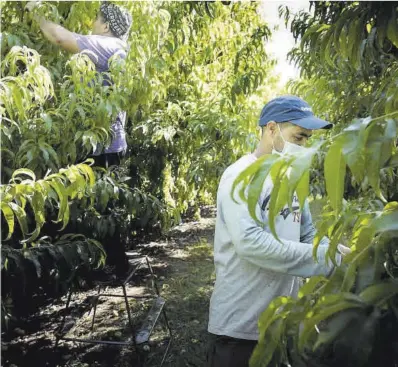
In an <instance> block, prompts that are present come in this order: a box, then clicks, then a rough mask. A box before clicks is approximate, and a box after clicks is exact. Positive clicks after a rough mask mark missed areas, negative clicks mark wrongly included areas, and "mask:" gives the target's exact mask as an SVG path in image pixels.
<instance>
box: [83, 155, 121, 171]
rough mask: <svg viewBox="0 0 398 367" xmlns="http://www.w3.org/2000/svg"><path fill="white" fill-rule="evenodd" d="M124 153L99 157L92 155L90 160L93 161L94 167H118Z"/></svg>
mask: <svg viewBox="0 0 398 367" xmlns="http://www.w3.org/2000/svg"><path fill="white" fill-rule="evenodd" d="M124 155H125V153H124V152H120V153H104V154H100V155H93V156H91V157H90V158H93V159H94V166H99V167H103V168H109V167H110V166H118V165H120V161H121V159H122V157H123V156H124Z"/></svg>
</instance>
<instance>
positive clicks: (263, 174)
mask: <svg viewBox="0 0 398 367" xmlns="http://www.w3.org/2000/svg"><path fill="white" fill-rule="evenodd" d="M260 159H261V162H262V165H261V167H260V168H259V169H258V170H257V172H256V173H255V174H254V176H253V178H252V180H251V182H250V184H249V186H248V200H247V201H248V206H249V213H250V215H251V217H252V218H253V219H255V220H256V221H257V223H258V224H259V225H263V224H264V223H262V222H261V221H260V219H258V218H257V214H256V208H257V206H258V200H259V198H260V195H261V192H262V191H263V190H264V181H265V180H266V178H267V176H268V174H269V171H270V169H271V167H272V164H273V163H274V162H275V157H272V156H270V157H267V156H266V157H264V158H260Z"/></svg>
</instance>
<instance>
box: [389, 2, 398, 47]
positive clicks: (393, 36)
mask: <svg viewBox="0 0 398 367" xmlns="http://www.w3.org/2000/svg"><path fill="white" fill-rule="evenodd" d="M387 37H388V39H389V40H390V41H391V42H392V43H393V44H394V46H395V47H398V23H397V12H396V9H395V7H393V12H392V14H391V17H390V20H389V21H388V25H387Z"/></svg>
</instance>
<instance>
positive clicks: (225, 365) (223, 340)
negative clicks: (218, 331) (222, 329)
mask: <svg viewBox="0 0 398 367" xmlns="http://www.w3.org/2000/svg"><path fill="white" fill-rule="evenodd" d="M256 344H257V341H256V340H245V339H235V338H230V337H228V336H220V335H214V334H210V343H209V349H208V352H207V367H249V360H250V357H251V355H252V353H253V350H254V348H255V346H256Z"/></svg>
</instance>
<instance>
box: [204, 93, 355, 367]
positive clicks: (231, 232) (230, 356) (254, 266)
mask: <svg viewBox="0 0 398 367" xmlns="http://www.w3.org/2000/svg"><path fill="white" fill-rule="evenodd" d="M259 125H260V127H261V128H262V137H261V140H260V142H259V144H258V146H257V149H256V150H255V152H254V153H252V154H248V155H245V156H244V157H242V158H241V159H239V160H238V161H237V162H235V163H234V164H232V165H231V166H229V167H228V168H227V169H226V171H225V172H224V174H223V175H222V177H221V181H220V184H219V188H218V193H217V219H216V231H215V239H214V264H215V268H216V282H215V285H214V291H213V294H212V297H211V301H210V314H209V325H208V331H209V333H210V334H211V343H210V348H209V350H208V356H207V358H208V366H209V367H210V366H211V367H225V366H228V367H246V366H248V365H249V359H250V356H251V354H252V352H253V349H254V347H255V345H256V344H257V340H258V337H259V334H258V328H257V322H258V319H259V316H260V315H261V313H262V312H263V311H264V310H265V309H266V308H267V306H268V305H269V304H270V302H271V301H272V300H273V299H274V298H275V297H278V296H296V295H297V293H298V288H299V285H300V279H301V278H307V277H311V276H314V275H320V274H323V275H329V274H330V273H331V272H332V271H333V265H331V264H329V265H328V264H326V261H325V258H326V251H327V249H328V244H329V240H328V239H327V238H323V239H322V241H321V244H320V246H319V249H318V253H317V256H318V262H315V261H314V259H313V256H312V250H313V248H312V242H313V239H314V236H315V228H314V226H313V224H312V218H311V213H310V211H309V206H308V203H305V205H304V208H303V209H302V210H300V206H299V202H298V200H297V198H294V200H293V203H292V209H293V211H292V212H291V211H290V209H289V206H288V205H286V207H285V208H284V209H283V210H282V211H281V212H280V215H278V217H277V218H276V220H275V224H276V232H277V234H278V236H279V238H280V239H281V241H282V242H283V244H281V243H280V242H278V241H277V240H276V239H275V238H274V237H273V236H272V234H271V232H270V230H269V226H268V201H269V198H270V194H271V191H272V187H273V184H272V180H271V178H270V177H269V178H267V179H266V180H265V183H264V188H263V192H262V194H261V196H260V198H259V200H258V206H257V215H258V217H259V218H260V219H262V223H263V225H259V224H258V223H257V222H256V221H255V220H254V219H253V218H252V217H251V215H250V214H249V211H248V207H247V204H246V203H244V202H239V203H236V202H235V201H233V200H232V198H231V189H232V184H233V182H234V181H235V179H236V178H237V177H238V175H239V174H240V173H241V172H242V171H243V170H244V169H245V168H247V167H248V166H249V165H251V164H252V163H254V162H255V161H256V160H257V159H258V158H260V157H261V156H263V155H265V154H281V155H285V154H293V155H295V154H298V153H299V152H300V151H302V150H305V149H306V148H305V147H304V145H305V144H306V142H307V140H308V139H309V137H310V136H311V133H312V130H318V129H328V128H331V127H332V125H331V124H330V123H328V122H326V121H324V120H321V119H319V118H317V117H315V116H314V114H313V113H312V110H311V107H310V106H309V105H308V103H306V102H305V101H303V100H302V99H300V98H298V97H295V96H283V97H278V98H275V99H273V100H272V101H270V102H269V103H268V104H266V105H265V107H264V108H263V110H262V112H261V116H260V121H259ZM339 251H340V253H339V254H337V255H336V257H337V258H336V261H337V263H340V262H341V256H344V255H346V254H347V253H349V251H350V250H349V248H347V247H345V246H342V245H339Z"/></svg>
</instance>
